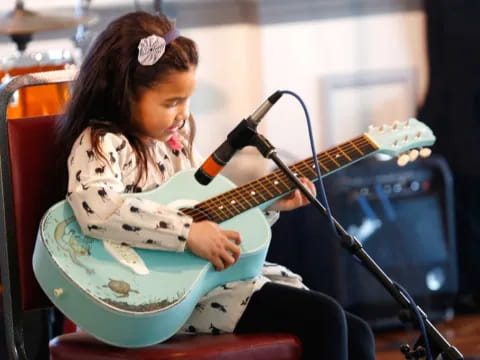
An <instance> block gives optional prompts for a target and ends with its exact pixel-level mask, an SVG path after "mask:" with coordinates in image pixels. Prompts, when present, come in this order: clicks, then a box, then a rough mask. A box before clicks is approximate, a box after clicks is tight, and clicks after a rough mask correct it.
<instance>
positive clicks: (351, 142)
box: [349, 141, 365, 155]
mask: <svg viewBox="0 0 480 360" xmlns="http://www.w3.org/2000/svg"><path fill="white" fill-rule="evenodd" d="M349 143H350V144H352V145H353V147H354V148H355V149H356V150H357V151H358V152H359V153H360V154H362V155H365V153H364V152H363V151H362V150H360V149H359V148H358V146H357V145H355V143H354V142H353V141H349Z"/></svg>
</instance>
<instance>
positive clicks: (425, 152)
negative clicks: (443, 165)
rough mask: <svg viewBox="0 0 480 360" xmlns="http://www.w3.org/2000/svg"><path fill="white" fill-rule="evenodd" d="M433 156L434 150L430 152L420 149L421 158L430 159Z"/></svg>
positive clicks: (427, 149) (426, 149)
mask: <svg viewBox="0 0 480 360" xmlns="http://www.w3.org/2000/svg"><path fill="white" fill-rule="evenodd" d="M431 154H432V150H430V149H429V148H421V149H420V156H421V157H422V158H427V157H429V156H430V155H431Z"/></svg>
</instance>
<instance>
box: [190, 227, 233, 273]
mask: <svg viewBox="0 0 480 360" xmlns="http://www.w3.org/2000/svg"><path fill="white" fill-rule="evenodd" d="M232 240H233V241H232ZM240 243H241V239H240V234H239V233H238V232H236V231H230V230H223V229H221V228H220V226H218V225H217V224H216V223H214V222H211V221H200V222H195V223H193V224H192V226H191V228H190V232H189V234H188V239H187V247H188V248H189V249H190V251H191V252H193V253H194V254H195V255H197V256H200V257H202V258H204V259H207V260H208V261H210V262H211V263H212V264H213V266H215V269H216V270H218V271H221V270H224V269H226V268H228V267H229V266H231V265H233V264H235V262H236V261H237V260H238V257H239V256H240V252H241V251H240V247H239V246H238V245H239V244H240Z"/></svg>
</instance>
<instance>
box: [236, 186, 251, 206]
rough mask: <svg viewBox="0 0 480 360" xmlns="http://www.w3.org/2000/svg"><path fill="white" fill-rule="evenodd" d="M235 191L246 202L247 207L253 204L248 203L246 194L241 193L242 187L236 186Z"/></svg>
mask: <svg viewBox="0 0 480 360" xmlns="http://www.w3.org/2000/svg"><path fill="white" fill-rule="evenodd" d="M237 193H238V195H240V197H241V198H242V201H245V202H246V203H247V205H248V208H249V209H250V208H252V207H253V205H252V204H251V203H250V201H248V198H247V196H246V195H245V194H244V193H243V189H242V187H240V188H238V191H237Z"/></svg>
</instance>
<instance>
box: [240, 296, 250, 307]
mask: <svg viewBox="0 0 480 360" xmlns="http://www.w3.org/2000/svg"><path fill="white" fill-rule="evenodd" d="M249 299H250V296H247V297H246V298H245V299H243V300H242V303H241V304H240V305H243V306H246V305H247V304H248V300H249Z"/></svg>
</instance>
